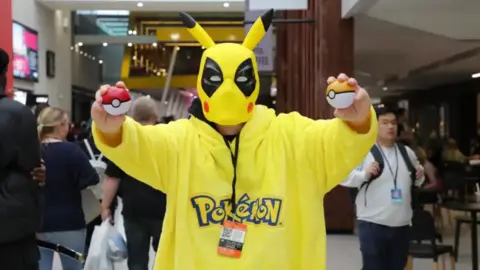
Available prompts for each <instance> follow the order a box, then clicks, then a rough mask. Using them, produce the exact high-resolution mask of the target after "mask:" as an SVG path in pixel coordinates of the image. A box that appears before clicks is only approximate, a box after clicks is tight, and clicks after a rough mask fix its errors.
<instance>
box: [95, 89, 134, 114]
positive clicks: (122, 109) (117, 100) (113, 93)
mask: <svg viewBox="0 0 480 270" xmlns="http://www.w3.org/2000/svg"><path fill="white" fill-rule="evenodd" d="M102 105H103V109H105V111H106V112H107V113H108V114H110V115H113V116H117V115H124V114H126V113H127V112H128V111H129V110H130V106H131V105H132V98H131V97H130V94H129V93H128V90H127V89H125V88H122V87H115V86H112V87H110V88H108V89H107V91H105V93H104V94H103V95H102Z"/></svg>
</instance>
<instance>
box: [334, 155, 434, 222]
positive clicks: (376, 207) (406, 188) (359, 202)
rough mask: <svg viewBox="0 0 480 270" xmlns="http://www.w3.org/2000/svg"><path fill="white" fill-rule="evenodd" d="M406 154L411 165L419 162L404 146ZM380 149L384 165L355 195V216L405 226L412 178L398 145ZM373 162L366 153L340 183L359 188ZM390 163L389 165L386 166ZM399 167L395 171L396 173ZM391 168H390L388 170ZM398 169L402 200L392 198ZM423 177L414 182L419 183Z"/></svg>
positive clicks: (364, 219) (360, 218)
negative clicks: (380, 171)
mask: <svg viewBox="0 0 480 270" xmlns="http://www.w3.org/2000/svg"><path fill="white" fill-rule="evenodd" d="M405 148H406V150H407V153H408V156H409V158H410V160H411V162H412V164H413V165H414V166H416V165H419V162H418V159H417V157H416V155H415V153H414V152H413V151H412V149H410V148H409V147H407V146H406V147H405ZM381 152H383V155H384V157H383V159H384V164H385V166H384V168H383V172H382V174H381V175H380V176H379V177H378V178H376V179H375V180H373V181H372V182H371V183H370V185H369V187H368V190H367V191H366V192H365V189H366V186H363V187H362V188H361V189H360V190H359V191H358V195H357V198H356V201H355V203H356V206H357V219H359V220H363V221H368V222H372V223H376V224H381V225H385V226H389V227H400V226H406V225H409V224H410V223H411V219H412V208H411V185H412V180H411V177H410V172H409V171H408V167H407V164H406V163H405V161H404V160H403V158H402V155H401V153H400V150H399V149H398V147H397V146H394V147H381ZM374 161H375V159H374V158H373V156H372V154H371V153H370V152H369V153H368V155H367V156H366V158H365V159H364V161H363V162H362V164H360V166H358V168H356V169H355V170H354V171H352V172H351V173H350V175H349V176H348V178H347V179H346V180H345V181H344V182H343V183H342V185H343V186H347V187H356V188H360V187H361V186H362V184H363V183H365V182H366V181H367V180H368V179H366V178H365V169H366V168H367V167H368V166H369V165H370V164H371V163H373V162H374ZM389 165H390V167H389ZM397 166H398V172H397ZM390 168H391V170H390ZM396 172H397V189H400V190H401V192H402V200H401V202H398V201H394V200H392V194H391V193H392V189H394V174H395V173H396ZM424 180H425V177H422V178H421V179H419V180H417V181H415V185H416V186H420V185H421V184H422V183H423V181H424Z"/></svg>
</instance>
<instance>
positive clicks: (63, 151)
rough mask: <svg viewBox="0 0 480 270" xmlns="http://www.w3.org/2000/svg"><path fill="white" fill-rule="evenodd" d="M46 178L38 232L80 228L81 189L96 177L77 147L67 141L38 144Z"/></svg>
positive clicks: (81, 217)
mask: <svg viewBox="0 0 480 270" xmlns="http://www.w3.org/2000/svg"><path fill="white" fill-rule="evenodd" d="M42 158H43V160H44V161H45V168H46V179H45V187H44V204H43V221H42V227H41V232H54V231H71V230H79V229H84V228H85V227H86V226H85V217H84V214H83V209H82V197H81V191H82V190H83V189H85V188H87V187H88V186H92V185H96V184H97V183H98V182H99V177H98V174H97V172H96V171H95V169H94V168H93V167H92V166H91V165H90V161H89V158H88V157H87V155H86V154H85V153H84V152H83V151H82V150H81V149H80V147H79V146H78V145H76V144H74V143H70V142H52V143H44V144H42Z"/></svg>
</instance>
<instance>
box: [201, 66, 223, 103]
mask: <svg viewBox="0 0 480 270" xmlns="http://www.w3.org/2000/svg"><path fill="white" fill-rule="evenodd" d="M222 83H223V73H222V69H221V68H220V66H219V65H218V64H217V62H215V60H213V59H211V58H208V57H207V59H206V60H205V66H204V67H203V73H202V88H203V91H205V94H207V96H209V97H211V96H212V95H213V93H215V91H217V89H218V88H219V87H220V85H222Z"/></svg>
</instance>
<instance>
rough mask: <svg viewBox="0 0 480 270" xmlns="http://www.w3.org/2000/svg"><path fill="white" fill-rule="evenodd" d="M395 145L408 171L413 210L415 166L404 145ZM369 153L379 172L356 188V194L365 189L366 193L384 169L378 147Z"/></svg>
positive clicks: (374, 146)
mask: <svg viewBox="0 0 480 270" xmlns="http://www.w3.org/2000/svg"><path fill="white" fill-rule="evenodd" d="M396 145H397V147H398V150H399V151H400V155H401V156H402V158H403V160H404V161H405V164H406V165H407V169H408V171H409V172H410V177H411V179H412V185H411V188H410V192H411V196H412V209H415V208H416V206H417V203H416V196H415V180H416V179H415V178H416V177H415V175H416V171H417V170H416V168H415V166H414V165H413V164H412V161H411V160H410V157H409V156H408V153H407V148H406V147H405V145H403V144H401V143H397V144H396ZM370 153H371V154H372V156H373V159H374V160H375V161H376V162H377V163H378V165H379V167H380V172H379V173H378V174H377V175H376V176H373V177H372V178H370V179H368V180H367V181H366V182H364V183H363V184H362V185H361V186H360V188H358V190H357V194H358V192H360V191H361V190H362V189H363V188H365V191H364V192H365V193H367V190H368V187H369V186H370V184H371V183H372V182H373V180H375V179H377V178H378V177H379V176H380V175H381V174H382V172H383V169H384V168H385V160H384V159H383V155H382V153H381V152H380V149H379V148H378V146H377V145H376V144H375V145H373V147H372V149H370ZM365 206H367V196H365Z"/></svg>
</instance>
